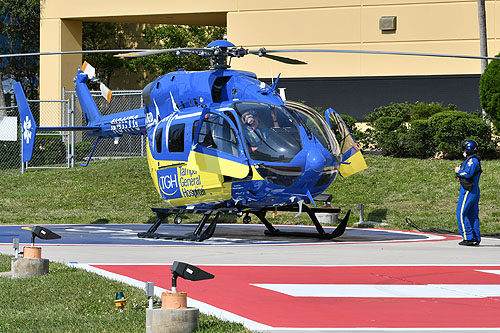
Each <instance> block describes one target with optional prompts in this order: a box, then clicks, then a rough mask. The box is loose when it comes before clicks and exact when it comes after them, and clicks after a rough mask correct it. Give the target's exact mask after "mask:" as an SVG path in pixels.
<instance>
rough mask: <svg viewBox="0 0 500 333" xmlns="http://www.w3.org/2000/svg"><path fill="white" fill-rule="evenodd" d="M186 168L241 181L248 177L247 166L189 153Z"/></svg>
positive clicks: (215, 157)
mask: <svg viewBox="0 0 500 333" xmlns="http://www.w3.org/2000/svg"><path fill="white" fill-rule="evenodd" d="M187 166H188V168H189V169H191V170H198V171H209V172H213V173H215V174H220V175H224V176H229V177H233V178H238V179H243V178H245V177H246V176H248V172H249V167H248V164H242V163H238V162H234V161H230V160H227V159H225V158H220V157H217V156H211V155H207V154H202V153H198V152H195V151H191V152H190V153H189V158H188V164H187Z"/></svg>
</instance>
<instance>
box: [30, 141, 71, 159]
mask: <svg viewBox="0 0 500 333" xmlns="http://www.w3.org/2000/svg"><path fill="white" fill-rule="evenodd" d="M64 163H66V145H65V144H64V143H63V142H62V139H61V137H60V136H43V135H37V136H36V139H35V144H34V146H33V157H32V159H31V161H30V162H29V165H30V166H44V165H55V164H64Z"/></svg>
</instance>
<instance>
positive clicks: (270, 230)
mask: <svg viewBox="0 0 500 333" xmlns="http://www.w3.org/2000/svg"><path fill="white" fill-rule="evenodd" d="M269 210H274V208H273V209H265V210H261V211H258V212H252V213H253V214H255V216H257V217H258V218H259V220H260V221H261V222H262V223H263V224H264V225H265V226H266V228H267V230H266V231H265V232H264V233H265V234H266V235H268V236H293V237H315V238H320V239H333V238H336V237H340V236H342V235H343V234H344V232H345V228H346V227H347V222H348V221H349V216H350V215H351V210H349V211H348V212H347V214H346V215H345V217H344V218H343V219H342V221H341V222H340V224H339V225H338V226H337V228H335V230H333V231H332V232H330V233H328V232H326V231H325V230H324V229H323V226H322V225H321V223H319V221H318V218H317V217H316V213H339V212H340V209H338V208H309V207H307V206H306V205H303V206H302V210H303V211H304V212H305V213H307V215H309V218H310V219H311V221H312V223H313V224H314V226H315V227H316V230H317V231H318V233H317V234H315V233H312V232H300V231H281V230H279V229H276V228H275V227H274V226H273V225H272V224H271V223H270V222H269V221H268V220H267V219H266V212H267V211H269ZM276 210H278V211H284V212H297V211H298V210H299V207H298V206H296V205H295V206H285V207H279V208H277V209H276Z"/></svg>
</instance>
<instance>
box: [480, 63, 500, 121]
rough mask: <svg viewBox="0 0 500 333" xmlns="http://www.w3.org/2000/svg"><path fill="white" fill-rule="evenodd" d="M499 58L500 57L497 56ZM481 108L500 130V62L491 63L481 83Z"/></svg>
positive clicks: (482, 76)
mask: <svg viewBox="0 0 500 333" xmlns="http://www.w3.org/2000/svg"><path fill="white" fill-rule="evenodd" d="M497 56H500V54H499V55H497ZM479 98H480V100H481V107H482V108H483V109H484V111H485V112H486V113H487V114H488V115H489V116H490V118H491V120H492V122H493V124H494V125H495V127H496V128H497V130H499V129H500V61H498V60H493V61H490V63H489V64H488V67H486V70H485V71H484V73H483V75H481V80H480V81H479Z"/></svg>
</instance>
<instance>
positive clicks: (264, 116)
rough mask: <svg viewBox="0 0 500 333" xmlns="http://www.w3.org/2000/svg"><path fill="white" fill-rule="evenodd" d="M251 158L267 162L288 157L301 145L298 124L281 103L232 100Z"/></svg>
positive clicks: (291, 157)
mask: <svg viewBox="0 0 500 333" xmlns="http://www.w3.org/2000/svg"><path fill="white" fill-rule="evenodd" d="M234 110H235V111H236V113H237V114H238V121H239V123H240V126H241V128H242V131H243V137H244V139H245V143H246V145H247V149H248V152H249V153H250V158H252V159H254V160H259V161H267V162H283V163H287V162H289V161H291V160H292V159H293V158H294V157H295V155H297V154H298V152H299V151H300V150H301V149H302V140H301V138H300V132H299V128H298V126H297V123H296V122H295V121H294V119H293V118H292V117H291V116H290V114H289V113H288V112H287V111H286V110H284V109H283V108H281V107H278V106H274V105H270V104H264V103H249V102H240V103H235V104H234Z"/></svg>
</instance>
